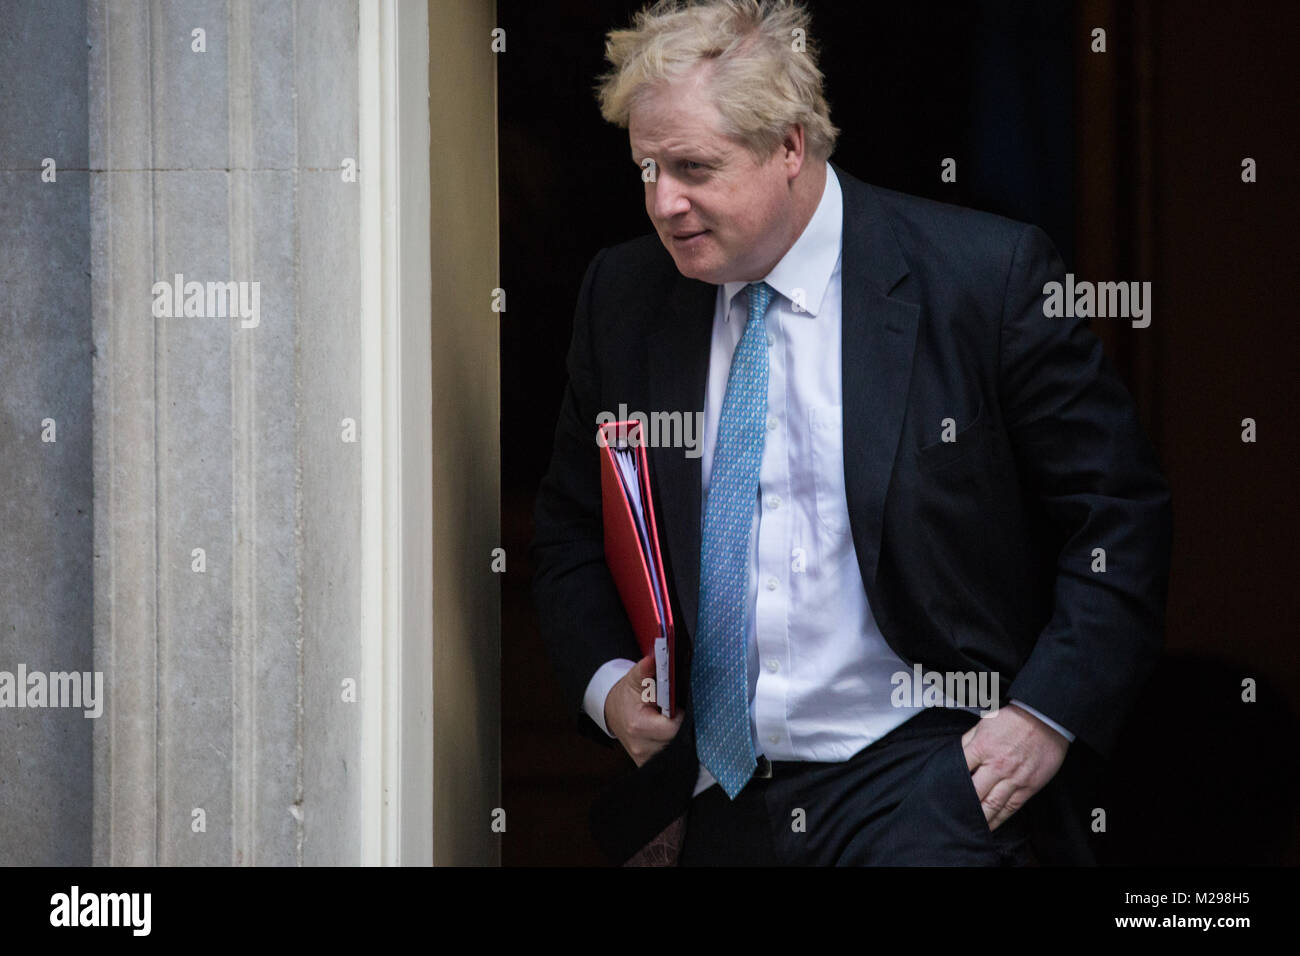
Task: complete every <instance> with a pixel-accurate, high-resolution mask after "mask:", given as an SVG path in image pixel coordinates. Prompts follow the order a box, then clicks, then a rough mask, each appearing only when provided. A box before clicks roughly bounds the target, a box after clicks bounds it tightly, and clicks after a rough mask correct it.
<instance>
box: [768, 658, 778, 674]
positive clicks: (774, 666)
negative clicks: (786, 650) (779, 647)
mask: <svg viewBox="0 0 1300 956" xmlns="http://www.w3.org/2000/svg"><path fill="white" fill-rule="evenodd" d="M767 669H768V670H770V671H771V672H772V673H773V674H775V673H776V672H777V671H779V670H780V669H781V662H780V661H778V660H777V659H776V658H775V657H774V658H772V659H771V660H769V661H768V662H767Z"/></svg>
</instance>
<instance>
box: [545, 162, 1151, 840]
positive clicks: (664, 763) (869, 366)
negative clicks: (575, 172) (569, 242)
mask: <svg viewBox="0 0 1300 956" xmlns="http://www.w3.org/2000/svg"><path fill="white" fill-rule="evenodd" d="M834 169H835V172H836V174H837V175H838V176H839V180H840V184H841V186H842V189H843V196H844V229H843V261H842V283H843V289H842V291H843V334H842V337H843V366H842V367H843V371H842V385H843V408H844V412H843V422H844V426H843V429H844V435H843V438H844V479H845V490H846V496H847V499H848V510H849V515H850V522H851V530H852V536H853V544H854V547H855V549H856V552H857V558H858V564H859V566H860V568H861V571H862V582H863V585H864V586H865V588H866V592H867V596H868V599H869V601H870V603H871V609H872V612H873V614H874V615H875V618H876V621H877V623H878V624H879V626H880V630H881V633H882V635H883V636H884V638H885V640H886V641H887V642H888V644H889V646H890V647H891V648H892V649H893V650H894V651H895V652H896V653H897V654H898V655H899V656H900V657H901V658H902V659H903V660H904V661H906V662H907V663H908V665H909V666H910V665H911V664H913V663H914V662H920V663H921V664H922V665H923V667H924V668H925V669H926V670H938V671H972V670H988V671H992V672H995V673H996V674H997V675H998V677H999V682H1000V696H999V700H1000V701H1002V702H1004V703H1005V702H1006V701H1009V700H1010V699H1012V698H1015V699H1017V700H1019V701H1023V702H1024V703H1026V704H1028V705H1029V706H1031V707H1034V708H1036V709H1037V710H1039V711H1041V712H1042V713H1043V714H1045V715H1047V716H1048V717H1051V718H1052V719H1053V720H1055V721H1057V722H1058V723H1060V724H1061V725H1062V726H1064V727H1065V728H1067V729H1068V730H1070V731H1071V732H1072V733H1074V734H1075V735H1076V741H1075V742H1074V743H1073V744H1072V745H1071V747H1070V749H1069V751H1068V752H1067V758H1066V761H1065V763H1064V764H1063V766H1062V769H1061V771H1060V772H1058V774H1057V776H1056V777H1054V778H1053V780H1052V782H1051V783H1050V784H1049V785H1048V786H1047V787H1045V788H1044V789H1043V790H1042V791H1040V792H1039V793H1038V794H1036V795H1035V796H1034V798H1033V799H1031V800H1030V802H1029V804H1027V805H1026V807H1025V808H1023V809H1022V811H1021V812H1030V811H1031V809H1032V811H1033V813H1032V815H1034V816H1035V830H1034V832H1035V843H1036V847H1037V849H1038V854H1039V858H1040V860H1042V861H1043V862H1074V863H1085V862H1091V861H1092V857H1091V854H1090V853H1089V850H1088V846H1087V839H1086V837H1087V826H1088V824H1089V822H1090V816H1089V812H1090V810H1091V807H1090V806H1086V805H1081V804H1080V800H1081V799H1082V798H1081V797H1080V796H1079V794H1080V792H1081V791H1080V790H1079V789H1078V788H1077V787H1076V786H1074V784H1072V783H1071V781H1073V780H1075V779H1076V778H1078V779H1079V781H1080V784H1079V785H1080V786H1081V785H1082V776H1081V774H1083V773H1084V771H1083V770H1081V769H1080V768H1081V766H1082V765H1083V763H1084V762H1087V763H1089V766H1088V770H1087V773H1088V774H1091V773H1092V772H1093V771H1094V769H1095V767H1094V766H1093V762H1094V758H1096V757H1099V756H1100V757H1104V756H1106V755H1108V753H1109V752H1110V751H1111V749H1112V747H1113V745H1114V744H1115V740H1116V736H1117V734H1118V733H1119V730H1120V728H1121V726H1122V722H1123V719H1124V716H1125V713H1126V711H1128V709H1129V707H1130V705H1131V704H1132V703H1133V701H1134V698H1135V695H1136V694H1137V693H1138V692H1139V691H1140V690H1141V687H1142V685H1143V683H1144V681H1145V679H1146V677H1147V676H1148V674H1149V672H1150V670H1151V669H1152V667H1153V665H1154V662H1155V660H1156V657H1157V654H1158V652H1159V650H1160V647H1161V644H1162V641H1163V630H1164V606H1165V595H1166V590H1167V578H1168V567H1169V550H1170V538H1171V526H1172V513H1171V506H1170V494H1169V489H1168V487H1167V485H1166V483H1165V480H1164V478H1163V477H1162V475H1161V472H1160V469H1159V465H1158V463H1157V459H1156V456H1155V453H1154V451H1153V449H1152V447H1151V445H1150V444H1149V442H1148V440H1147V439H1146V437H1145V435H1144V434H1143V432H1142V428H1141V426H1140V424H1139V422H1138V418H1137V415H1136V413H1135V408H1134V405H1133V402H1132V398H1131V396H1130V395H1129V393H1128V392H1127V390H1126V389H1125V388H1124V386H1123V384H1122V383H1121V382H1120V380H1119V378H1118V377H1117V375H1116V373H1115V371H1114V368H1113V367H1112V365H1111V364H1110V362H1109V360H1108V359H1107V358H1106V356H1105V354H1104V353H1103V351H1102V348H1101V343H1100V342H1099V341H1098V339H1097V338H1096V336H1095V335H1094V334H1093V333H1092V332H1091V331H1090V330H1089V329H1088V326H1087V323H1086V320H1082V319H1070V318H1046V317H1044V315H1043V308H1042V303H1043V298H1044V295H1043V285H1044V283H1046V282H1048V281H1049V280H1053V279H1058V280H1059V279H1061V278H1063V274H1064V269H1063V266H1062V263H1061V261H1060V259H1059V257H1058V256H1057V254H1056V252H1055V249H1054V248H1053V246H1052V244H1051V242H1050V240H1049V239H1048V238H1047V236H1046V235H1045V234H1044V233H1043V232H1042V231H1041V230H1039V229H1038V228H1036V227H1034V226H1028V225H1024V224H1021V223H1016V222H1012V221H1010V220H1007V219H1004V218H1001V217H998V216H994V215H991V214H987V213H982V212H977V211H974V210H970V209H964V208H960V207H956V206H950V205H946V204H942V203H937V202H932V201H929V200H925V199H920V198H917V197H913V196H907V195H903V194H901V193H897V192H893V191H890V190H886V189H881V188H878V187H874V186H870V185H868V184H866V183H863V182H860V181H859V180H857V179H855V178H853V177H852V176H850V175H848V174H847V173H845V172H844V171H843V170H842V169H840V168H839V167H834ZM1099 278H1108V277H1099ZM716 290H717V287H716V286H715V285H712V284H709V283H704V282H700V281H697V280H693V279H687V278H684V277H683V276H682V275H681V274H680V273H679V272H678V271H677V268H676V266H675V265H674V263H673V260H672V258H671V257H670V256H669V255H668V253H667V251H666V250H665V249H664V248H663V245H662V244H661V242H660V241H659V239H658V237H657V236H655V235H653V234H652V235H649V236H645V237H643V238H640V239H636V240H633V241H630V242H626V243H623V244H621V245H618V246H614V247H612V248H609V249H602V250H601V251H600V252H599V253H598V254H597V255H596V257H595V259H594V260H592V263H591V265H590V266H589V267H588V269H587V273H586V276H585V278H584V279H583V282H582V291H581V293H580V295H579V299H578V305H577V310H576V314H575V318H574V327H573V338H572V344H571V346H570V350H569V354H568V361H567V364H568V373H569V382H568V385H567V388H566V390H565V393H564V399H563V406H562V409H561V411H560V418H559V423H558V425H557V426H556V431H555V447H554V455H553V458H552V460H551V464H550V468H549V471H548V472H547V475H546V477H545V479H544V481H543V483H542V486H541V488H540V490H539V492H538V496H537V504H536V514H535V538H534V542H533V550H532V557H533V561H534V566H535V578H534V597H535V601H536V605H537V610H538V615H539V624H540V627H541V633H542V636H543V639H544V640H545V642H546V643H547V645H548V647H549V650H550V654H551V657H552V660H553V662H554V664H555V667H556V669H557V672H558V674H559V678H560V680H561V683H562V685H563V690H564V699H565V700H566V702H567V703H568V704H569V706H571V707H572V708H573V710H574V711H575V712H576V713H579V714H581V705H582V697H583V692H584V691H585V689H586V686H587V683H588V681H589V680H590V679H591V677H592V675H593V674H594V673H595V671H596V669H597V668H598V667H600V665H601V664H604V663H605V662H606V661H608V660H611V659H613V658H618V657H625V658H629V659H632V660H636V659H638V658H639V657H640V656H641V655H640V652H639V651H638V649H637V645H636V642H635V640H634V638H633V635H632V631H631V628H630V626H629V624H628V621H627V617H626V615H625V614H624V612H623V609H622V606H621V604H620V603H619V598H618V594H617V593H616V591H615V588H614V585H613V583H612V580H611V578H610V575H609V571H608V569H607V568H606V565H605V561H604V550H603V545H602V528H601V513H600V474H599V468H598V459H597V446H596V442H595V432H596V416H597V413H599V412H601V411H609V412H617V410H618V408H619V404H620V403H625V404H626V405H627V407H628V409H629V410H633V411H637V410H639V411H644V412H647V413H650V412H654V411H682V412H693V411H701V410H703V408H704V396H705V380H706V377H707V371H708V363H709V349H710V340H711V328H712V318H713V311H714V305H715V294H716ZM1134 334H1144V333H1136V332H1135V333H1134ZM944 418H952V419H954V420H955V422H956V424H955V428H956V441H954V442H951V443H945V442H943V441H941V430H942V420H943V419H944ZM648 453H649V459H650V471H651V484H652V487H653V493H654V494H655V495H656V498H657V503H658V508H659V527H660V534H661V537H662V543H663V546H664V558H665V563H666V565H667V567H668V570H669V581H670V590H671V598H672V604H673V614H674V619H675V621H676V624H677V634H678V646H679V661H678V667H679V673H678V693H679V694H681V695H683V703H684V705H685V707H686V710H687V718H686V720H685V722H684V723H683V725H682V728H681V730H680V732H679V733H678V735H677V737H676V738H675V739H674V740H673V742H672V743H671V744H670V745H669V746H668V747H666V748H665V749H664V750H663V751H662V752H660V753H659V754H657V755H656V756H655V757H654V758H652V759H651V760H649V761H648V762H647V763H646V764H645V765H643V766H642V767H639V768H636V769H634V770H632V771H630V772H629V773H628V775H627V776H626V777H625V778H624V779H622V780H620V781H618V782H617V783H616V784H615V785H614V786H613V787H612V788H611V789H610V790H609V791H608V792H607V793H606V794H605V796H604V797H603V798H602V799H601V800H600V801H598V803H597V805H596V807H595V808H593V811H592V826H593V832H594V834H595V836H596V838H597V840H598V842H600V844H601V845H602V846H603V847H604V848H605V850H606V851H607V852H608V853H609V855H610V857H611V859H614V860H620V861H621V860H625V859H627V858H628V857H629V856H631V855H632V854H633V853H634V852H635V851H636V850H637V849H638V848H640V847H641V846H642V845H643V844H644V843H646V842H647V841H648V840H650V839H651V838H652V837H654V836H655V835H656V834H657V833H659V831H660V830H662V829H663V828H664V827H665V826H667V825H668V824H669V823H670V822H671V821H672V820H673V819H674V818H675V817H676V816H678V815H679V814H680V813H681V812H682V811H683V810H684V809H685V807H686V806H687V805H688V803H689V800H690V797H691V791H692V789H693V787H694V783H695V779H696V773H697V769H698V758H697V757H696V752H695V731H694V726H693V724H692V722H691V719H690V696H689V687H690V670H689V668H690V650H691V642H692V639H693V636H694V632H695V626H696V614H697V600H698V589H699V571H700V553H699V552H700V516H701V510H700V508H701V501H700V497H701V489H700V459H699V458H698V457H695V458H691V457H688V456H687V455H686V454H685V453H684V450H683V449H681V448H666V447H660V448H651V449H648ZM1096 548H1104V549H1105V571H1104V572H1099V571H1093V570H1092V567H1093V564H1094V549H1096ZM579 723H580V724H581V725H582V726H583V729H584V730H585V732H587V733H588V734H589V735H591V736H592V737H593V738H594V739H598V740H601V741H604V742H609V738H608V737H606V736H605V735H604V734H603V733H601V732H600V730H599V728H597V727H595V725H594V724H593V723H592V722H591V721H590V719H589V718H587V717H586V716H585V715H581V716H580V717H579Z"/></svg>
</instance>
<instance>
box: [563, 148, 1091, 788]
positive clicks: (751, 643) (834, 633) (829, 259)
mask: <svg viewBox="0 0 1300 956" xmlns="http://www.w3.org/2000/svg"><path fill="white" fill-rule="evenodd" d="M842 234H843V200H842V194H841V190H840V184H839V180H838V179H837V178H836V176H835V172H834V170H833V169H831V167H830V166H829V165H827V167H826V187H825V189H824V190H823V192H822V197H821V201H820V203H819V204H818V206H817V211H816V212H815V213H814V214H813V217H812V219H811V220H810V221H809V223H808V225H807V226H806V227H805V229H804V231H803V233H801V234H800V236H799V238H798V240H796V242H795V244H794V245H793V246H791V247H790V250H789V251H788V252H787V253H786V255H785V257H784V258H782V259H781V261H780V262H778V263H777V265H776V267H775V268H774V269H773V270H772V271H771V273H769V274H768V275H767V276H766V277H765V279H764V281H765V282H767V284H768V285H770V286H771V287H772V288H773V289H774V290H775V291H776V293H777V295H774V296H773V297H772V304H771V305H770V306H769V307H768V310H767V316H766V325H767V336H768V382H767V434H766V438H765V440H764V443H763V459H762V464H761V466H760V471H759V482H758V484H759V493H758V496H757V497H756V498H755V501H754V514H753V520H752V524H751V530H750V542H749V543H750V549H749V552H750V553H749V594H748V605H747V607H748V613H747V616H746V636H747V641H748V647H749V663H748V675H749V718H750V730H751V733H752V734H753V740H754V752H755V753H756V754H766V755H767V757H768V759H770V760H808V761H842V760H847V759H849V758H850V757H852V756H853V755H854V754H855V753H857V752H858V751H859V750H861V749H862V748H863V747H865V746H867V745H868V744H870V743H872V742H873V741H875V740H878V739H879V738H880V737H882V736H884V735H885V734H886V733H888V732H889V731H890V730H892V729H893V728H895V727H897V726H898V725H899V724H901V723H903V722H904V721H905V720H907V719H908V718H910V717H913V716H915V715H916V714H917V713H919V712H920V711H921V710H922V709H923V708H921V707H919V706H917V707H910V708H906V707H895V706H893V705H892V704H891V700H890V697H891V692H892V691H893V689H894V685H893V683H891V677H892V676H893V675H894V674H897V673H899V672H900V671H901V672H905V673H909V674H910V672H911V668H910V666H909V665H908V664H906V663H904V661H903V660H902V659H900V658H899V657H898V655H897V654H895V653H894V652H893V651H892V650H891V649H890V647H889V645H888V644H887V643H886V642H885V639H884V638H883V637H882V636H881V634H880V629H879V627H878V626H877V625H876V620H875V618H874V617H873V616H872V613H871V606H870V602H869V601H868V600H867V593H866V589H865V587H864V586H863V583H862V574H861V571H860V570H859V567H858V561H857V554H856V552H855V550H854V547H853V538H852V535H851V534H850V532H849V511H848V501H847V499H846V497H845V491H844V457H843V432H842V417H843V406H842V398H841V395H842V392H841V382H840V375H841V367H840V321H841V308H840V304H841V300H840V266H841V254H840V250H841V237H842ZM746 286H747V283H745V282H728V283H726V284H725V285H722V286H719V287H718V297H717V304H716V307H715V309H714V319H713V342H712V346H711V351H710V357H709V377H708V387H707V392H706V396H705V405H704V434H703V440H702V448H701V459H700V465H701V497H700V500H701V502H702V503H703V502H707V500H708V491H709V478H710V475H711V474H712V471H713V450H714V446H715V444H716V441H717V435H718V423H719V419H720V417H721V413H722V402H723V398H724V396H725V394H726V389H727V378H728V375H729V373H730V370H731V357H732V353H733V352H734V351H735V348H736V345H737V344H738V343H739V342H740V338H741V335H742V334H743V333H744V330H745V324H746V322H747V320H748V293H747V292H746V293H745V294H743V295H741V294H739V293H742V292H744V290H745V288H746ZM856 413H857V414H862V412H860V411H858V412H856ZM702 510H703V509H702ZM703 521H704V516H703V513H701V515H700V524H701V529H702V528H703ZM633 666H635V662H633V661H629V660H624V659H620V660H613V661H609V662H608V663H606V664H604V665H603V666H602V667H601V668H600V669H599V670H597V671H596V674H595V675H594V676H593V677H592V679H591V681H590V682H589V683H588V685H587V692H586V695H585V697H584V700H583V708H584V710H586V712H587V713H588V714H589V715H590V716H591V718H592V720H594V721H595V722H596V724H597V725H598V726H599V727H601V728H602V729H603V730H604V731H605V732H606V733H609V729H608V728H607V727H606V726H605V697H606V696H607V695H608V693H609V691H610V689H611V688H612V687H613V686H614V684H616V683H617V682H618V681H619V680H620V679H621V678H622V677H623V676H624V675H625V674H626V673H627V671H628V670H629V669H630V668H631V667H633ZM1017 706H1020V707H1022V708H1024V709H1025V710H1027V711H1029V712H1030V713H1032V714H1034V715H1035V716H1037V717H1039V718H1040V719H1042V720H1044V721H1045V722H1046V723H1048V725H1049V726H1051V727H1053V728H1054V729H1056V730H1057V731H1059V732H1060V733H1062V734H1064V735H1065V736H1066V737H1067V739H1070V740H1073V739H1074V738H1073V736H1072V735H1070V734H1069V733H1068V732H1067V731H1065V730H1064V728H1062V727H1060V726H1059V725H1057V724H1055V723H1053V722H1052V721H1050V720H1048V719H1047V718H1045V717H1043V715H1042V714H1040V713H1038V712H1037V711H1035V710H1033V709H1032V708H1029V707H1025V706H1024V705H1023V704H1017ZM967 709H969V710H973V711H976V712H978V708H974V707H969V708H967ZM611 736H613V735H612V734H611ZM712 783H714V779H713V775H712V774H710V773H709V771H708V770H707V769H705V767H704V765H703V764H701V765H700V775H699V779H698V781H697V783H696V787H695V792H696V793H699V792H700V791H701V790H704V789H705V788H707V787H708V786H709V785H711V784H712Z"/></svg>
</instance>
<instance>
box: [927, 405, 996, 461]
mask: <svg viewBox="0 0 1300 956" xmlns="http://www.w3.org/2000/svg"><path fill="white" fill-rule="evenodd" d="M954 421H955V424H956V428H957V431H956V432H954V433H953V440H952V441H943V440H942V438H941V439H940V440H939V441H935V442H930V443H929V444H926V445H922V446H921V447H920V448H918V449H916V467H917V468H918V469H919V470H920V471H934V470H935V469H938V468H943V467H944V466H946V465H949V464H952V463H953V462H955V461H960V460H961V459H963V458H966V457H968V456H972V455H974V454H975V453H977V452H979V451H980V449H981V448H982V447H983V445H984V442H985V438H986V435H987V432H988V428H987V424H988V423H987V422H986V421H985V420H984V402H983V401H982V400H981V402H980V404H979V405H978V406H977V407H976V409H975V414H974V415H973V416H971V417H969V418H968V419H967V420H966V421H965V422H963V421H962V420H961V419H959V418H955V419H954ZM937 427H939V425H938V423H936V428H937Z"/></svg>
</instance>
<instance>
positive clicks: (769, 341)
mask: <svg viewBox="0 0 1300 956" xmlns="http://www.w3.org/2000/svg"><path fill="white" fill-rule="evenodd" d="M767 344H768V345H769V346H772V345H775V344H776V339H775V338H773V337H772V335H771V333H768V336H767Z"/></svg>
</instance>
